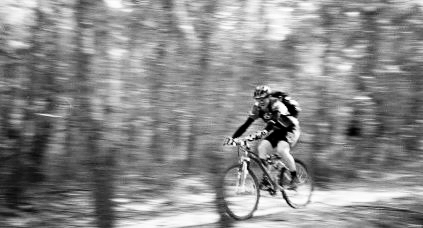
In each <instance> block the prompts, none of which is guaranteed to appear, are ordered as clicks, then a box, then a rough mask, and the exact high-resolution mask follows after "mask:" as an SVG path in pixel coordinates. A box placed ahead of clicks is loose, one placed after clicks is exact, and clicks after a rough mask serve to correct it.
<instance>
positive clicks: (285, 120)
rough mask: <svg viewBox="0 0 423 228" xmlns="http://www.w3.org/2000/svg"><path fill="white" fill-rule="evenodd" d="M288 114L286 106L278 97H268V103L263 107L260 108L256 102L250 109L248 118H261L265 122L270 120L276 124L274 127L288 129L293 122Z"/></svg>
mask: <svg viewBox="0 0 423 228" xmlns="http://www.w3.org/2000/svg"><path fill="white" fill-rule="evenodd" d="M288 115H289V112H288V108H287V107H286V106H285V105H284V104H283V103H282V102H281V101H279V99H277V98H270V102H269V105H268V106H267V107H266V108H264V109H262V108H260V106H259V104H258V102H256V103H255V104H254V106H253V108H252V110H251V111H250V114H249V118H251V119H253V120H256V119H258V118H261V119H262V120H263V121H264V122H266V123H268V122H269V121H270V120H272V121H273V123H275V124H276V125H275V127H277V128H286V129H290V128H291V127H293V125H294V123H293V121H292V120H291V119H290V118H289V117H288ZM266 128H268V127H266ZM269 128H271V127H269ZM266 130H271V129H266Z"/></svg>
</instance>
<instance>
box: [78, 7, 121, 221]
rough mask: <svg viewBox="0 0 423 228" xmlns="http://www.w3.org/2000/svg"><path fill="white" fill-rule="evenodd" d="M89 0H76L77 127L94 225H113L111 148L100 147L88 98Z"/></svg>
mask: <svg viewBox="0 0 423 228" xmlns="http://www.w3.org/2000/svg"><path fill="white" fill-rule="evenodd" d="M97 4H103V3H95V2H92V1H90V0H79V1H78V3H77V4H76V9H75V12H76V23H77V28H76V40H75V41H76V45H77V51H76V80H77V85H78V89H79V94H78V95H77V96H76V102H77V105H78V106H79V107H80V110H79V113H78V122H79V124H80V125H79V128H78V129H79V130H80V132H81V135H83V138H84V139H85V140H87V141H86V150H87V153H89V156H88V157H89V158H90V170H91V174H92V178H93V179H92V180H93V184H94V186H93V187H94V189H93V195H94V205H95V215H96V222H97V226H98V227H101V228H111V227H113V225H114V221H115V218H114V211H113V203H112V201H111V198H112V197H113V191H114V190H113V167H114V162H113V156H112V155H111V154H112V153H113V151H109V150H105V149H103V147H101V146H100V140H101V139H102V133H101V132H102V131H103V128H104V127H103V123H102V120H96V119H95V118H94V117H93V114H94V113H93V109H92V107H91V105H92V101H91V100H90V99H91V97H93V96H95V93H94V91H93V90H94V88H93V87H92V86H91V85H90V77H89V76H90V64H91V53H92V50H93V49H94V44H93V43H91V44H90V43H88V42H87V41H89V40H93V39H95V38H93V37H92V36H90V34H92V33H91V31H92V30H93V26H92V24H93V23H96V22H97V21H91V20H92V19H91V17H92V15H95V14H96V13H98V11H97V10H98V9H99V8H100V7H104V6H103V5H97Z"/></svg>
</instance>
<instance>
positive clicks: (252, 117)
mask: <svg viewBox="0 0 423 228" xmlns="http://www.w3.org/2000/svg"><path fill="white" fill-rule="evenodd" d="M257 118H259V108H258V103H255V104H254V105H253V108H252V109H251V111H250V113H249V114H248V119H247V121H245V123H244V124H243V125H241V126H240V127H239V128H238V130H236V132H235V133H234V134H233V135H232V138H238V137H240V136H241V135H242V134H244V132H245V131H246V130H247V129H248V127H250V125H251V124H252V123H253V122H254V121H255V120H256V119H257Z"/></svg>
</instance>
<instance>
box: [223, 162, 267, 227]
mask: <svg viewBox="0 0 423 228" xmlns="http://www.w3.org/2000/svg"><path fill="white" fill-rule="evenodd" d="M221 187H222V190H223V204H224V206H225V209H226V212H227V213H228V214H229V215H230V216H231V217H232V218H234V219H236V220H245V219H248V218H251V217H252V216H253V213H254V211H256V210H257V205H258V202H259V198H260V190H259V187H258V180H257V177H256V176H255V175H254V173H253V172H251V170H250V168H248V167H247V163H243V164H239V163H237V164H234V165H232V166H230V167H229V168H228V169H227V170H226V171H225V172H224V174H223V179H222V186H221Z"/></svg>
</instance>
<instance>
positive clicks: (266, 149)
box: [257, 139, 273, 160]
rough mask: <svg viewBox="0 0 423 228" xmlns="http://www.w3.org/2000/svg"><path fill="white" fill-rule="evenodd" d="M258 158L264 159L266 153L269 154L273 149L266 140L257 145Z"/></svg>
mask: <svg viewBox="0 0 423 228" xmlns="http://www.w3.org/2000/svg"><path fill="white" fill-rule="evenodd" d="M257 150H258V153H259V157H260V159H262V160H264V159H266V156H267V155H268V154H271V153H272V151H273V148H272V144H271V143H270V142H269V141H268V140H266V139H265V140H263V141H261V142H260V144H259V145H258V147H257Z"/></svg>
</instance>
